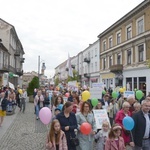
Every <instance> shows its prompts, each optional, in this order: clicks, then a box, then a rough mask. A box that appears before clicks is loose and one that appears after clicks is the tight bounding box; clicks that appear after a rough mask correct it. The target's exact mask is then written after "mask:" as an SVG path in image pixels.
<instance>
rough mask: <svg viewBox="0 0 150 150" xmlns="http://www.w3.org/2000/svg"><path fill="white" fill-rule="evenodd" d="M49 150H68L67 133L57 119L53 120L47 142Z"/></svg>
mask: <svg viewBox="0 0 150 150" xmlns="http://www.w3.org/2000/svg"><path fill="white" fill-rule="evenodd" d="M46 149H47V150H68V147H67V140H66V135H65V133H64V132H63V131H62V130H61V126H60V123H59V121H58V120H57V119H55V120H53V122H52V124H51V128H50V131H49V133H48V135H47V140H46Z"/></svg>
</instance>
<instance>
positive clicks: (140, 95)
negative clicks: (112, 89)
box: [136, 90, 143, 100]
mask: <svg viewBox="0 0 150 150" xmlns="http://www.w3.org/2000/svg"><path fill="white" fill-rule="evenodd" d="M142 97H143V92H142V91H141V90H138V91H136V98H137V99H138V100H140V99H141V98H142Z"/></svg>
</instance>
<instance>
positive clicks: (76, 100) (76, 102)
mask: <svg viewBox="0 0 150 150" xmlns="http://www.w3.org/2000/svg"><path fill="white" fill-rule="evenodd" d="M79 103H80V100H79V96H75V97H74V98H73V110H72V112H74V113H77V112H79V111H80V106H79Z"/></svg>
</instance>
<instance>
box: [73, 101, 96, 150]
mask: <svg viewBox="0 0 150 150" xmlns="http://www.w3.org/2000/svg"><path fill="white" fill-rule="evenodd" d="M76 118H77V123H78V130H79V131H78V138H79V141H80V145H79V146H78V148H77V149H79V150H92V149H93V141H94V135H95V133H96V131H97V130H96V124H95V119H94V115H93V113H92V112H91V110H90V104H89V102H87V101H85V102H83V104H82V106H81V110H80V112H79V113H77V114H76ZM84 122H88V123H89V124H91V126H92V131H91V133H90V134H89V135H84V134H82V133H81V132H80V125H81V124H82V123H84Z"/></svg>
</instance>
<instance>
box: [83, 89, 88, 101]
mask: <svg viewBox="0 0 150 150" xmlns="http://www.w3.org/2000/svg"><path fill="white" fill-rule="evenodd" d="M89 98H90V92H89V91H84V92H82V100H84V101H87V100H88V99H89Z"/></svg>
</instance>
